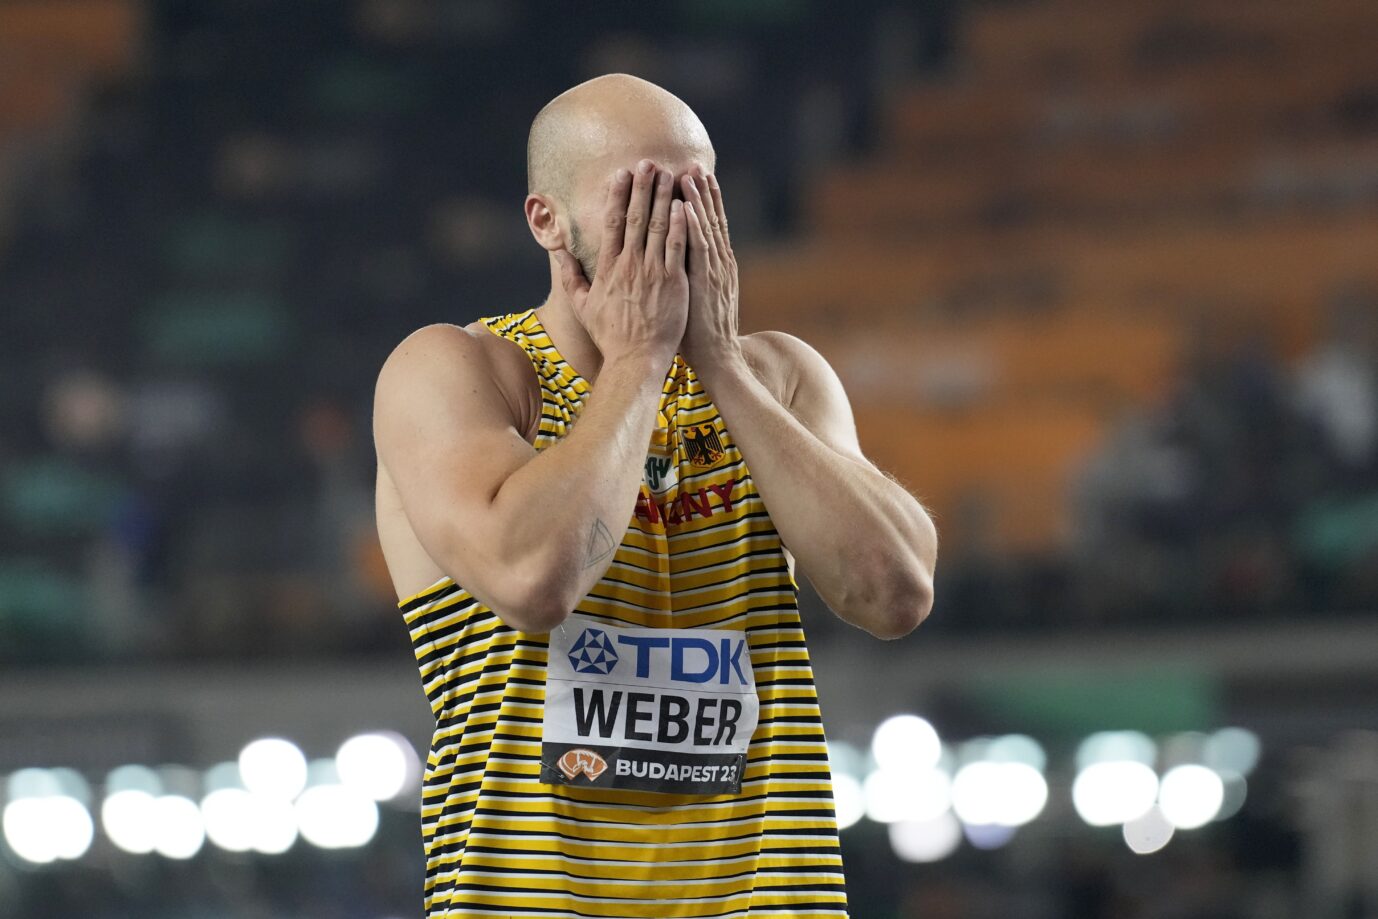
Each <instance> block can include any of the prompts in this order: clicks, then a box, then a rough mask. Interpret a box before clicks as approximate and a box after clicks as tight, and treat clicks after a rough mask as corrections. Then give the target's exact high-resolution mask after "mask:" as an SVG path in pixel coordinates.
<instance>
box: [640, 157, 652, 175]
mask: <svg viewBox="0 0 1378 919" xmlns="http://www.w3.org/2000/svg"><path fill="white" fill-rule="evenodd" d="M651 165H652V164H651V161H650V160H642V161H641V162H639V163H637V164H636V169H637V171H638V172H640V173H641V174H642V175H645V174H646V173H648V172H650V171H651Z"/></svg>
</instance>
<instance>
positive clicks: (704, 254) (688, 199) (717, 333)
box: [680, 166, 742, 367]
mask: <svg viewBox="0 0 1378 919" xmlns="http://www.w3.org/2000/svg"><path fill="white" fill-rule="evenodd" d="M680 184H681V186H682V187H683V189H684V213H685V215H686V219H687V224H688V234H689V261H688V272H689V321H688V323H687V325H686V328H685V332H684V341H683V342H682V343H681V345H680V354H681V355H683V357H684V359H685V361H687V362H688V363H689V366H691V367H699V366H707V365H709V364H713V363H721V362H723V361H730V360H734V359H738V358H741V356H742V353H741V344H740V340H739V338H738V331H737V328H738V326H737V257H736V256H735V255H734V254H733V253H732V241H731V239H730V238H729V236H728V235H727V212H726V211H724V210H723V206H722V190H721V189H720V188H718V180H717V178H716V177H715V176H712V175H704V173H703V170H702V169H700V168H699V167H698V166H695V167H694V168H693V170H691V171H690V172H689V173H687V174H686V175H684V176H681V177H680Z"/></svg>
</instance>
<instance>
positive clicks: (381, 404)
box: [374, 321, 529, 427]
mask: <svg viewBox="0 0 1378 919" xmlns="http://www.w3.org/2000/svg"><path fill="white" fill-rule="evenodd" d="M505 344H506V343H505V342H504V341H503V340H502V339H501V338H499V337H498V336H496V335H494V334H492V333H491V332H490V331H488V329H487V328H485V327H484V325H483V323H482V322H478V321H476V322H471V323H469V324H468V325H465V326H459V325H455V324H454V323H449V322H435V323H431V324H430V325H426V326H422V327H421V328H419V329H417V330H415V331H414V332H412V333H411V334H409V335H408V336H407V337H406V338H404V339H402V340H401V341H400V342H399V343H398V344H397V346H396V347H394V348H393V349H392V352H391V353H390V354H389V355H388V357H387V359H386V360H384V361H383V365H382V367H381V368H380V369H379V371H378V380H377V384H376V386H375V389H374V422H375V427H376V426H377V423H378V420H379V416H380V415H381V414H386V413H390V412H403V413H405V414H408V415H413V414H415V413H416V412H417V411H418V410H421V411H426V410H428V409H430V410H434V409H437V408H442V407H443V408H450V407H451V406H452V404H453V403H455V402H465V403H473V402H477V403H487V404H490V405H493V406H495V407H499V408H501V409H502V410H503V411H505V412H506V413H507V414H509V415H511V416H512V417H513V418H515V417H516V413H515V411H514V406H515V404H516V403H515V400H514V399H513V393H512V391H511V390H512V388H513V386H514V385H520V383H519V382H517V381H518V379H519V378H518V377H517V373H516V372H517V371H520V370H521V369H522V368H521V367H520V366H518V363H520V364H525V363H526V361H525V358H523V357H522V355H521V354H520V352H519V351H518V350H517V349H516V348H512V347H510V346H508V347H503V346H504V345H505ZM514 361H515V362H518V363H514ZM527 369H528V371H529V367H528V368H527Z"/></svg>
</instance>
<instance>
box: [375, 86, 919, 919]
mask: <svg viewBox="0 0 1378 919" xmlns="http://www.w3.org/2000/svg"><path fill="white" fill-rule="evenodd" d="M714 161H715V156H714V152H713V147H712V145H711V144H710V142H709V139H708V134H707V132H706V131H705V130H704V127H703V125H702V124H701V123H700V122H699V120H698V118H697V117H696V116H695V115H694V113H693V112H692V111H691V110H690V109H689V108H688V107H687V106H686V105H685V104H684V103H683V102H681V101H680V100H679V99H677V98H676V97H674V96H672V95H671V94H669V93H667V92H666V91H664V90H663V89H660V88H659V87H657V86H654V85H652V84H650V83H647V82H645V81H643V80H639V79H636V78H634V77H630V76H626V75H621V74H617V75H610V76H605V77H600V78H598V79H594V80H590V81H588V82H587V83H583V84H581V85H579V86H576V87H574V88H573V89H571V90H569V91H567V92H565V93H563V94H562V95H560V96H558V97H556V98H555V99H554V100H552V101H551V102H550V103H549V104H548V105H547V106H546V107H545V108H544V109H543V110H542V111H541V112H540V113H539V114H538V115H537V117H536V119H535V121H534V122H533V124H532V128H531V135H530V139H529V143H528V181H529V189H530V194H529V195H528V196H527V198H526V218H527V222H528V224H529V226H530V229H531V233H532V235H533V236H534V237H535V239H536V241H537V242H538V243H539V244H540V245H541V246H542V248H544V249H545V250H546V251H547V253H548V258H549V264H550V275H551V290H550V295H549V297H548V298H547V299H546V301H545V302H544V303H543V304H542V305H541V306H540V307H538V308H536V309H534V310H525V311H523V312H518V313H512V314H508V315H504V316H494V317H490V318H486V319H482V320H479V321H477V322H474V323H471V324H470V325H468V326H466V327H464V328H460V327H457V326H454V325H450V324H445V323H438V324H435V325H430V326H426V327H425V328H422V329H420V330H418V331H416V332H414V333H412V334H411V335H410V336H408V337H407V338H406V339H405V340H404V341H403V342H402V343H401V344H400V345H398V347H397V349H396V350H395V351H394V352H393V353H392V355H391V356H390V357H389V358H388V360H387V361H386V362H385V364H384V366H383V368H382V370H381V372H380V374H379V378H378V385H377V391H376V394H375V406H374V436H375V440H376V444H377V450H378V492H377V513H378V530H379V534H380V538H381V540H382V545H383V550H384V554H385V556H386V558H387V563H388V567H389V570H390V572H391V575H392V578H393V581H394V583H395V586H396V589H397V593H398V596H399V598H400V600H399V604H398V605H399V607H400V608H401V610H402V612H403V615H404V618H405V620H406V622H407V624H408V627H409V630H410V634H411V637H412V641H413V644H414V647H415V651H416V656H417V661H418V663H419V665H420V669H421V676H422V682H423V686H424V689H425V692H426V694H427V698H428V699H429V701H430V704H431V708H432V710H433V711H434V713H435V716H436V730H435V735H434V740H433V742H432V745H431V751H430V755H429V757H428V759H427V764H426V775H425V782H424V789H423V792H422V835H423V840H424V843H425V849H426V892H425V906H426V915H427V916H428V917H430V916H442V915H443V916H503V917H510V916H552V917H554V916H560V917H565V916H569V917H573V916H581V917H587V916H607V917H614V916H616V917H661V916H684V917H708V916H747V915H749V916H791V917H813V916H817V917H823V916H828V917H837V916H845V915H846V914H847V913H846V909H847V906H846V894H845V889H844V885H843V874H842V862H841V857H840V854H839V848H838V839H837V826H836V822H835V819H834V816H833V803H832V787H831V781H830V773H829V771H828V761H827V752H826V749H825V746H824V735H823V729H822V723H821V719H820V717H819V709H818V701H817V695H816V692H815V690H814V684H813V674H812V670H811V669H810V665H809V658H808V652H807V650H806V648H805V645H804V635H803V631H802V628H801V624H800V619H799V613H798V607H797V601H796V583H795V580H794V576H793V565H794V559H795V558H796V557H797V558H798V559H799V562H800V564H801V565H802V566H803V568H804V570H805V571H806V572H808V574H809V578H810V580H811V581H812V582H813V583H814V585H815V587H816V588H817V589H818V592H819V594H820V595H821V596H822V598H823V599H824V601H825V602H827V604H828V605H829V606H830V607H831V608H832V609H833V610H834V611H835V612H836V613H837V614H838V615H839V616H840V617H842V618H843V619H844V620H846V621H847V622H850V623H852V624H853V625H856V626H858V627H860V628H862V629H865V630H866V631H868V632H870V633H871V634H873V635H876V636H878V637H881V638H897V637H900V636H902V635H905V634H907V633H908V632H909V631H911V630H912V629H913V628H914V627H915V626H916V625H917V624H918V623H919V622H920V621H921V620H922V619H923V618H924V617H925V616H926V615H927V613H928V611H929V608H930V606H931V604H932V593H933V592H932V571H933V565H934V560H935V555H936V536H935V533H934V529H933V526H932V523H931V522H930V520H929V518H928V516H927V515H926V514H925V512H924V510H923V508H922V507H920V505H919V503H918V502H917V501H915V500H914V498H912V497H911V496H910V495H909V494H907V493H906V492H905V491H904V489H903V488H901V487H900V486H899V485H898V484H897V483H896V482H895V481H893V480H892V479H890V478H889V477H887V476H886V475H884V474H883V473H881V472H879V471H877V470H876V469H875V467H873V466H872V465H871V464H870V463H869V462H868V461H867V460H866V458H865V457H864V456H863V455H862V453H861V450H860V448H859V446H858V444H857V438H856V431H855V426H854V424H853V420H852V415H851V411H850V408H849V406H848V403H847V399H846V395H845V393H844V392H843V389H842V386H841V384H840V383H839V382H838V380H837V377H836V376H835V375H834V374H833V372H832V370H831V369H830V368H829V367H828V365H827V363H826V362H825V361H824V360H823V358H822V357H821V356H819V355H818V353H817V352H815V351H814V350H813V349H812V348H810V347H809V346H808V345H806V344H804V343H803V342H802V341H799V340H798V339H796V338H793V337H792V336H789V335H786V334H783V333H779V332H770V333H758V334H755V335H745V336H744V335H740V334H738V331H737V272H736V261H735V257H734V255H733V252H732V247H731V242H730V238H729V235H728V227H727V218H726V212H725V210H724V208H723V197H722V194H721V190H720V188H719V187H718V184H717V181H716V179H715V178H714V176H713V168H714ZM595 240H597V243H595V242H594V241H595ZM786 545H788V546H789V548H788V550H787V549H786V548H785V546H786ZM461 585H462V586H461Z"/></svg>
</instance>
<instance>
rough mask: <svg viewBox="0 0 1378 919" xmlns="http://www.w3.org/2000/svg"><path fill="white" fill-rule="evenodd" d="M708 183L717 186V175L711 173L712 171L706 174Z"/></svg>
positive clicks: (713, 186)
mask: <svg viewBox="0 0 1378 919" xmlns="http://www.w3.org/2000/svg"><path fill="white" fill-rule="evenodd" d="M708 184H709V186H710V187H712V188H717V187H718V177H717V176H715V175H713V173H711V172H710V173H709V174H708Z"/></svg>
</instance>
